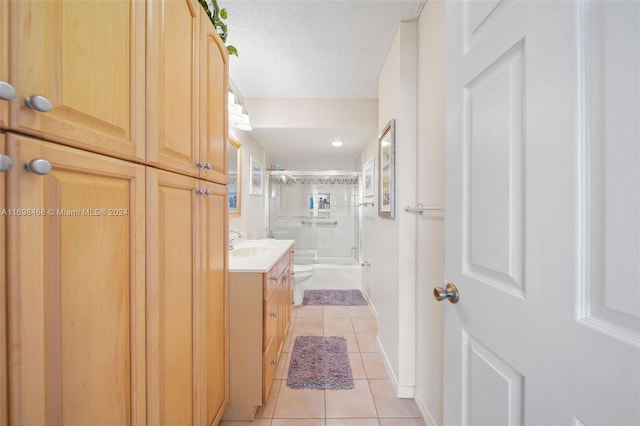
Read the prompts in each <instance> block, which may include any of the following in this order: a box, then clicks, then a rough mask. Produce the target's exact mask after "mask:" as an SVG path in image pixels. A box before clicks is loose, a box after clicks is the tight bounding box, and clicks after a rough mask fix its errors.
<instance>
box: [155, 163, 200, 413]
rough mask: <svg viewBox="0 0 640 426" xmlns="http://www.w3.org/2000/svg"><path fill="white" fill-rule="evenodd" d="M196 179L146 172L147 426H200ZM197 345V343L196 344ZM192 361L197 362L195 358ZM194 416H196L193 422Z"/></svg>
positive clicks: (198, 197) (156, 171)
mask: <svg viewBox="0 0 640 426" xmlns="http://www.w3.org/2000/svg"><path fill="white" fill-rule="evenodd" d="M197 188H198V180H197V179H195V178H191V177H188V176H184V175H179V174H176V173H171V172H166V171H161V170H157V169H154V168H151V167H147V206H148V211H149V214H148V218H147V371H148V375H147V401H148V408H147V411H148V423H149V424H150V425H177V424H185V425H187V424H188V425H191V424H194V425H195V424H201V423H202V422H200V421H196V420H198V419H196V418H195V417H197V416H198V412H197V410H196V409H195V408H194V404H195V399H194V398H195V397H194V395H198V394H199V392H197V389H196V386H197V383H198V382H197V381H198V380H199V374H198V373H197V368H196V366H195V365H194V355H195V354H194V338H195V337H197V336H196V335H195V334H194V327H197V326H198V324H199V320H198V315H199V306H198V302H197V301H198V300H199V294H198V288H197V285H198V282H199V280H198V279H197V277H196V268H197V267H198V264H199V259H198V256H199V249H198V248H199V244H200V242H199V234H200V233H199V231H198V230H199V229H200V225H199V223H198V220H199V218H198V209H199V207H198V206H199V204H200V203H201V201H202V200H201V197H202V196H200V195H198V194H197V193H196V189H197ZM195 340H197V338H196V339H195ZM195 362H197V359H195ZM194 416H195V417H194Z"/></svg>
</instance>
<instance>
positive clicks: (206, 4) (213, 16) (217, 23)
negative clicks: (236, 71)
mask: <svg viewBox="0 0 640 426" xmlns="http://www.w3.org/2000/svg"><path fill="white" fill-rule="evenodd" d="M198 2H200V4H201V5H202V8H203V9H204V11H205V12H206V13H207V16H208V17H209V19H210V20H211V22H212V23H213V26H214V27H215V29H216V31H218V35H219V36H220V38H221V39H222V41H223V42H224V43H225V45H226V43H227V24H225V23H224V22H223V20H224V19H227V9H220V7H219V6H218V0H198ZM226 47H227V52H229V54H230V55H236V56H238V49H236V48H235V47H234V46H231V45H227V46H226Z"/></svg>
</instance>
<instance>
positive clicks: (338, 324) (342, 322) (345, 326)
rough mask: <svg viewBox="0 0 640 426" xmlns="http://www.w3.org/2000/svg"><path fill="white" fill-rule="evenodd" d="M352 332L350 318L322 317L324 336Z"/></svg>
mask: <svg viewBox="0 0 640 426" xmlns="http://www.w3.org/2000/svg"><path fill="white" fill-rule="evenodd" d="M347 333H349V334H351V333H353V326H352V325H351V318H349V317H347V318H325V319H324V335H325V336H342V335H343V334H347Z"/></svg>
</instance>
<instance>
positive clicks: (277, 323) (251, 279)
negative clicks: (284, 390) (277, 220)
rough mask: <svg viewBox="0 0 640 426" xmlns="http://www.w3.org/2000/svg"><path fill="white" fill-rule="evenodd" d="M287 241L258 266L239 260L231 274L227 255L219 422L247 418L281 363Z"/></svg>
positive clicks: (287, 314)
mask: <svg viewBox="0 0 640 426" xmlns="http://www.w3.org/2000/svg"><path fill="white" fill-rule="evenodd" d="M281 241H282V240H280V241H278V243H280V242H281ZM287 241H289V244H288V246H287V244H286V243H285V244H280V251H279V252H278V253H277V255H276V256H275V258H274V259H273V260H272V261H268V262H266V263H263V265H262V266H257V265H256V267H248V266H247V265H248V264H247V263H246V260H245V259H243V260H242V261H243V262H245V263H244V264H241V265H240V267H239V268H238V271H237V272H234V270H233V267H232V265H233V262H232V260H233V256H230V259H231V260H230V286H229V287H230V336H231V337H230V396H229V405H228V406H227V409H226V411H225V413H224V416H223V419H224V420H245V421H249V420H253V419H254V417H255V414H256V411H257V409H258V407H259V406H261V405H263V404H265V403H266V401H267V398H268V397H269V391H270V390H271V384H272V382H273V377H274V374H275V371H276V368H277V367H278V365H279V364H280V362H284V357H283V356H282V355H283V351H282V348H283V344H284V339H285V336H286V335H287V331H288V328H289V323H290V319H291V314H292V312H293V290H292V282H291V280H292V278H293V277H292V274H291V272H292V271H293V269H292V268H293V240H287ZM265 265H268V266H267V267H265ZM261 268H262V269H261ZM262 271H263V272H262Z"/></svg>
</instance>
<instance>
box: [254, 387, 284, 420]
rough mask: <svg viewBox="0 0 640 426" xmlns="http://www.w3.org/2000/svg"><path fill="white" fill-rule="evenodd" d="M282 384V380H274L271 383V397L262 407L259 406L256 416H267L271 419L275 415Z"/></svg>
mask: <svg viewBox="0 0 640 426" xmlns="http://www.w3.org/2000/svg"><path fill="white" fill-rule="evenodd" d="M281 384H282V380H274V381H273V383H272V384H271V391H270V392H269V399H267V403H266V404H264V405H263V406H261V407H258V411H257V412H256V418H267V419H270V418H271V417H273V411H274V410H275V408H276V401H277V400H278V394H279V393H280V385H281Z"/></svg>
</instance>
